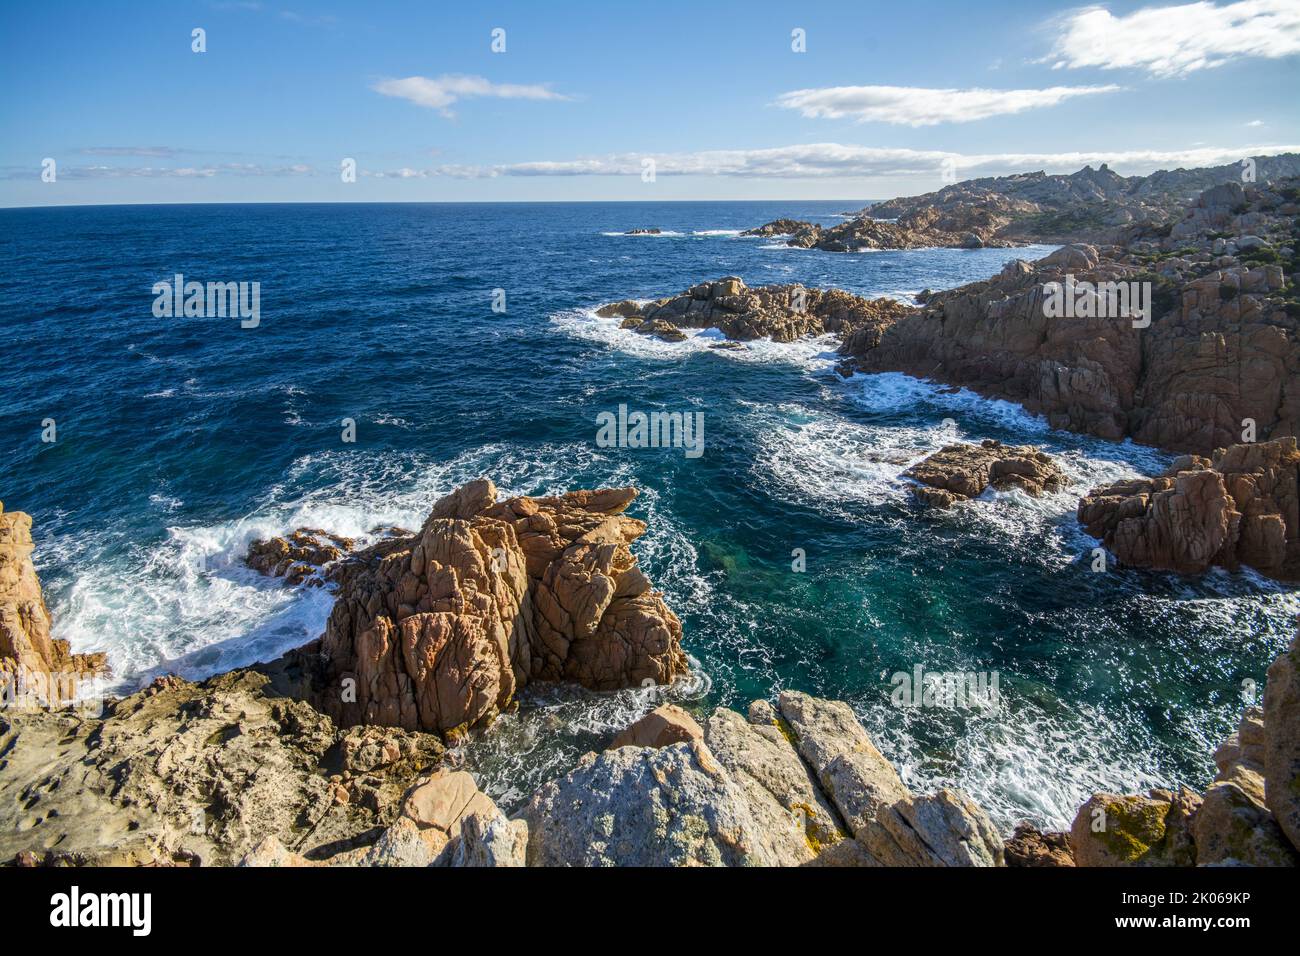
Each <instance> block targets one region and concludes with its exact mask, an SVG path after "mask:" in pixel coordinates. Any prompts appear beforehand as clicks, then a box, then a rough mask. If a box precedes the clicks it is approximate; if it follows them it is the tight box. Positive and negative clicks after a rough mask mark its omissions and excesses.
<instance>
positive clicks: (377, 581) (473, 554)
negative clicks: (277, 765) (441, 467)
mask: <svg viewBox="0 0 1300 956" xmlns="http://www.w3.org/2000/svg"><path fill="white" fill-rule="evenodd" d="M496 497H497V490H496V486H495V485H493V484H492V482H490V481H487V480H479V481H474V482H470V483H469V484H467V485H465V486H463V487H462V488H459V489H457V490H456V491H455V492H453V493H452V494H450V495H447V496H446V497H445V498H442V499H441V500H440V501H438V502H437V503H436V504H435V505H434V506H433V510H432V512H431V514H430V515H429V518H428V520H427V521H425V523H424V526H423V527H422V528H421V529H420V531H419V532H418V533H416V534H413V535H410V536H408V537H394V538H390V539H387V540H385V541H383V542H381V543H380V544H379V545H377V546H376V547H375V548H372V549H368V550H367V551H364V552H361V553H359V554H358V555H357V556H355V558H353V559H348V560H346V561H344V562H342V564H341V565H340V566H339V568H338V570H337V572H336V574H335V577H336V579H338V580H339V581H340V582H341V583H340V587H339V591H338V597H337V599H336V602H335V605H334V610H333V612H332V613H331V614H330V618H329V623H328V625H327V626H326V629H325V633H324V635H323V636H322V637H321V638H320V640H319V641H317V642H314V643H313V644H310V645H308V646H307V647H306V648H304V649H303V650H302V651H301V652H298V653H297V655H296V659H297V662H298V664H299V665H300V666H301V668H302V669H303V671H304V672H305V674H306V676H307V678H309V680H308V684H309V689H307V690H306V691H304V693H305V694H306V695H307V696H308V697H309V698H310V699H311V700H312V701H313V702H314V703H315V704H316V705H317V706H318V707H320V709H321V710H323V711H324V712H325V713H327V714H329V715H330V716H331V717H333V718H334V719H335V720H336V721H338V722H339V723H340V724H341V725H342V726H345V727H347V726H352V725H355V724H381V725H385V726H393V727H404V728H407V729H411V730H414V729H422V730H432V731H437V732H440V733H450V734H458V733H461V732H463V731H465V730H468V729H469V728H471V727H474V726H477V725H480V724H484V723H487V722H489V721H491V720H492V718H493V717H495V716H496V715H497V714H498V713H499V712H500V711H501V710H502V709H504V708H505V707H507V706H508V705H509V704H510V703H511V701H512V699H513V697H514V694H515V692H516V691H517V690H518V689H519V688H520V687H522V686H523V685H524V684H526V683H528V682H529V681H534V680H547V681H572V682H574V683H578V684H581V685H582V686H584V687H588V688H591V689H593V690H615V689H618V688H621V687H635V686H640V685H642V684H643V683H645V682H651V683H654V684H666V683H669V682H670V681H672V680H673V678H675V677H677V676H678V675H680V674H683V673H685V671H686V655H685V654H684V653H683V652H682V649H681V623H680V622H679V621H678V620H677V616H676V615H675V614H673V612H672V611H671V610H669V609H668V607H667V605H665V604H664V602H663V598H662V597H661V596H660V594H659V593H658V592H656V591H654V590H652V588H651V585H650V582H649V580H648V579H647V578H646V576H645V575H644V574H643V573H642V571H641V569H640V567H639V566H638V564H637V560H636V557H635V556H634V555H633V554H632V552H631V549H630V546H631V544H632V542H634V541H635V540H636V539H637V538H639V537H640V536H641V535H642V534H643V533H644V532H645V524H644V523H643V522H641V521H638V520H636V519H635V518H629V517H627V516H625V515H623V514H622V512H623V510H624V509H625V508H627V506H628V505H629V504H631V502H632V500H633V499H634V498H635V497H636V490H635V489H633V488H611V489H604V490H600V491H574V492H569V493H568V494H564V495H561V496H559V497H554V498H530V497H517V498H510V499H508V500H506V501H501V502H498V501H497V500H496Z"/></svg>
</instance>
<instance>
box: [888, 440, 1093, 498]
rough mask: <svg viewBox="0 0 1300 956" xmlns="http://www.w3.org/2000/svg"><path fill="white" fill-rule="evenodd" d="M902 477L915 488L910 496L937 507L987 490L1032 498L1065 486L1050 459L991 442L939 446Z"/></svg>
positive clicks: (1021, 447) (1030, 449) (1030, 450)
mask: <svg viewBox="0 0 1300 956" xmlns="http://www.w3.org/2000/svg"><path fill="white" fill-rule="evenodd" d="M903 475H904V477H907V478H911V479H912V480H913V481H917V482H919V483H920V484H919V486H918V487H917V488H916V489H915V493H916V496H917V497H918V498H919V499H920V500H921V501H923V502H925V503H926V504H928V505H931V506H932V507H938V508H947V507H950V506H951V505H953V504H955V503H957V502H959V501H966V500H968V499H970V498H976V497H978V496H979V495H981V494H983V493H984V489H986V488H988V487H990V486H991V487H993V488H996V489H997V490H999V491H1010V490H1011V489H1013V488H1019V489H1020V490H1021V491H1023V492H1025V493H1026V494H1029V495H1033V496H1034V497H1035V498H1037V497H1040V496H1042V494H1043V493H1044V492H1048V491H1058V490H1060V489H1061V488H1064V487H1065V486H1066V485H1067V484H1068V483H1069V482H1068V479H1067V478H1066V477H1065V474H1064V473H1063V472H1062V471H1061V469H1060V468H1058V467H1057V465H1056V462H1055V461H1053V460H1052V457H1051V455H1048V454H1047V453H1045V452H1041V451H1039V450H1038V449H1037V448H1034V447H1033V446H1032V445H1004V444H1002V443H1001V442H1000V441H995V440H993V439H991V438H990V439H985V440H984V441H983V442H981V443H980V444H978V445H971V444H967V443H965V442H958V443H956V444H953V445H945V446H944V447H943V448H941V449H940V450H939V451H937V452H935V453H934V454H933V455H930V456H929V457H928V458H926V459H925V460H924V461H921V462H918V463H917V464H915V465H913V466H912V467H911V468H909V469H907V471H905V472H903Z"/></svg>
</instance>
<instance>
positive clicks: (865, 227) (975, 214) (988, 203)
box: [742, 192, 1038, 252]
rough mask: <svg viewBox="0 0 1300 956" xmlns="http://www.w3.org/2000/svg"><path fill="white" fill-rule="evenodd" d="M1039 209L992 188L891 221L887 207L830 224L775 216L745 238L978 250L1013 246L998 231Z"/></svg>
mask: <svg viewBox="0 0 1300 956" xmlns="http://www.w3.org/2000/svg"><path fill="white" fill-rule="evenodd" d="M1037 209H1038V207H1037V206H1035V205H1034V204H1033V203H1026V202H1022V201H1020V200H1016V199H1008V198H1006V197H1004V196H999V195H997V194H995V193H992V192H984V193H982V194H981V195H980V196H979V198H978V200H977V201H970V202H966V201H962V202H952V203H948V204H946V205H944V206H935V205H921V206H918V207H916V208H913V209H910V210H908V211H906V212H904V213H903V214H902V215H900V216H898V217H897V218H896V219H889V218H887V217H886V213H887V212H888V211H889V210H888V209H882V210H878V209H877V208H876V207H869V208H868V209H866V210H864V211H863V214H861V215H858V216H854V217H853V218H851V219H849V220H847V221H845V222H842V223H838V224H836V225H834V226H817V225H813V224H812V223H808V222H803V221H801V220H797V219H777V220H775V221H773V222H769V223H766V224H764V225H762V226H759V227H757V228H755V229H749V230H746V231H745V232H744V233H742V235H746V236H763V237H768V238H771V237H774V236H789V239H788V241H787V242H786V245H789V246H793V247H795V248H799V249H821V250H823V251H824V252H860V251H866V250H874V249H925V248H934V247H953V248H958V249H980V248H983V247H985V246H1000V247H1006V246H1014V245H1020V244H1022V243H1021V241H1017V240H1011V239H1003V238H999V235H998V234H999V231H1000V230H1001V229H1002V228H1003V227H1005V226H1007V225H1008V224H1009V223H1011V222H1012V221H1013V220H1014V219H1015V218H1016V217H1017V216H1022V215H1025V214H1028V213H1031V212H1036V211H1037Z"/></svg>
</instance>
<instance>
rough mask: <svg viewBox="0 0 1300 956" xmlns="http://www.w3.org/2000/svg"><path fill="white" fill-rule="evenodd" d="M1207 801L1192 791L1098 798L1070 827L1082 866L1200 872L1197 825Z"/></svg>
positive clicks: (1083, 810)
mask: <svg viewBox="0 0 1300 956" xmlns="http://www.w3.org/2000/svg"><path fill="white" fill-rule="evenodd" d="M1200 805H1201V798H1200V797H1199V796H1197V795H1196V794H1195V793H1193V792H1192V791H1190V790H1187V789H1183V790H1180V791H1179V792H1178V793H1173V792H1171V791H1169V790H1152V791H1150V793H1149V794H1147V795H1146V796H1143V795H1141V794H1129V795H1119V794H1113V793H1097V794H1093V795H1092V797H1090V798H1089V799H1088V801H1087V802H1086V803H1085V804H1084V805H1083V806H1082V807H1080V808H1079V812H1078V814H1076V815H1075V818H1074V823H1073V825H1072V826H1071V827H1070V846H1071V847H1072V849H1073V850H1074V860H1075V863H1076V864H1077V865H1078V866H1194V865H1195V864H1196V843H1195V841H1194V838H1193V835H1192V821H1193V820H1194V819H1195V817H1196V811H1197V810H1198V809H1199V807H1200Z"/></svg>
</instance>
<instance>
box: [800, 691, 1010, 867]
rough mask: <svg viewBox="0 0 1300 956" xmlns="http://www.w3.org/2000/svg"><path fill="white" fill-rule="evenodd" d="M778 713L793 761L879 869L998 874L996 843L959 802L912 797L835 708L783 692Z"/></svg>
mask: <svg viewBox="0 0 1300 956" xmlns="http://www.w3.org/2000/svg"><path fill="white" fill-rule="evenodd" d="M778 708H779V710H780V712H781V716H782V718H784V720H785V722H786V725H787V726H788V727H789V729H790V732H791V734H792V736H793V737H794V741H795V746H796V747H797V749H798V751H799V754H800V755H801V756H802V757H803V759H804V760H805V761H806V762H807V764H808V765H809V766H810V767H811V768H812V770H813V772H814V774H815V775H816V777H817V780H818V782H819V784H820V786H821V789H822V791H823V792H824V793H826V794H827V795H828V796H829V797H830V800H831V802H832V803H833V805H834V806H835V808H836V810H837V811H838V812H839V815H840V817H841V819H843V820H844V821H845V822H846V824H847V825H848V828H849V830H850V831H851V832H852V834H853V836H854V838H855V839H856V840H857V842H858V843H859V844H860V845H861V847H862V849H863V851H864V856H865V858H866V860H867V861H868V862H869V863H871V864H873V865H879V866H1002V865H1003V849H1002V839H1001V837H1000V836H999V835H998V832H997V830H996V829H995V828H994V827H993V824H992V821H990V820H989V818H988V816H987V815H986V814H985V813H984V811H983V810H981V809H980V808H979V807H978V806H976V805H975V803H974V802H973V801H971V800H970V798H969V797H967V796H966V795H965V794H963V793H961V792H960V791H957V790H948V789H943V790H939V791H938V792H937V793H934V794H930V795H926V796H917V795H914V794H913V793H912V792H911V791H910V790H908V788H907V787H906V786H905V785H904V783H903V781H902V779H901V778H900V777H899V776H898V772H897V771H896V770H895V769H894V767H893V765H892V764H890V763H889V761H888V760H886V759H885V758H884V756H882V755H881V753H880V751H879V750H877V749H876V747H875V745H874V744H873V743H872V741H871V738H870V737H869V736H868V735H867V732H866V731H865V730H864V729H863V727H862V725H861V724H860V723H859V722H858V719H857V717H856V716H855V715H854V713H853V711H852V709H851V708H850V707H849V706H848V705H847V704H845V703H843V702H842V701H827V700H821V699H819V698H816V697H810V696H808V695H807V694H800V693H796V692H790V691H787V692H783V693H782V694H781V695H780V697H779V699H778Z"/></svg>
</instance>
